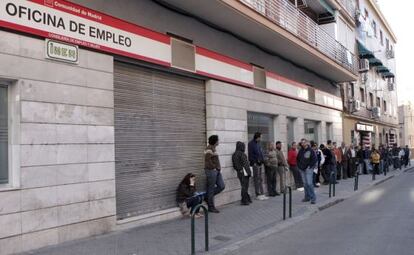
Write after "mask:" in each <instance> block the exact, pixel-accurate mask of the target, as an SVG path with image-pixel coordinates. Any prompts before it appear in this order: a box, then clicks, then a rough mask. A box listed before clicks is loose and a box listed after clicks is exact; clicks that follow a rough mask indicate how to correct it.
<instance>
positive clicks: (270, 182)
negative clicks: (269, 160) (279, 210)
mask: <svg viewBox="0 0 414 255" xmlns="http://www.w3.org/2000/svg"><path fill="white" fill-rule="evenodd" d="M265 172H266V181H267V192H268V193H269V196H275V195H276V194H277V192H276V172H277V166H268V167H266V169H265Z"/></svg>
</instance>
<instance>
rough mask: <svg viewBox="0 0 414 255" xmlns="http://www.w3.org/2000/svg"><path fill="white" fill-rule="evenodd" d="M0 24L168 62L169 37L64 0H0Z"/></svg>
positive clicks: (97, 48)
mask: <svg viewBox="0 0 414 255" xmlns="http://www.w3.org/2000/svg"><path fill="white" fill-rule="evenodd" d="M0 27H5V28H8V29H13V30H19V31H22V32H25V33H31V34H35V35H38V36H41V37H45V38H49V39H53V40H57V41H61V42H66V43H69V44H76V45H79V46H82V47H88V48H93V49H95V50H101V51H105V52H111V53H114V54H118V55H123V56H127V57H132V58H137V59H143V60H146V61H152V62H154V63H158V64H162V65H166V66H169V65H170V62H171V53H170V38H169V37H168V36H167V35H164V34H160V33H156V32H153V31H151V30H148V29H145V28H142V27H140V26H136V25H134V24H131V23H128V22H125V21H122V20H119V19H117V18H114V17H111V16H108V15H105V14H102V13H99V12H96V11H94V10H91V9H88V8H85V7H82V6H79V5H76V4H74V3H71V2H67V1H64V0H54V1H44V0H0Z"/></svg>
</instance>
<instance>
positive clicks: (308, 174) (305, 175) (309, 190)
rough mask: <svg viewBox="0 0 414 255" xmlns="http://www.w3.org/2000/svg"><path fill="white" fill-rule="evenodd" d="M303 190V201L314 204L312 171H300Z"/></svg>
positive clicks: (308, 169) (309, 169)
mask: <svg viewBox="0 0 414 255" xmlns="http://www.w3.org/2000/svg"><path fill="white" fill-rule="evenodd" d="M300 173H301V175H302V179H303V184H304V185H303V186H304V188H305V200H310V201H311V202H316V195H315V189H314V187H313V169H311V168H307V169H306V170H305V171H303V170H300Z"/></svg>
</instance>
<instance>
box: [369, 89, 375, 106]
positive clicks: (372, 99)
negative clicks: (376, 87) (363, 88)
mask: <svg viewBox="0 0 414 255" xmlns="http://www.w3.org/2000/svg"><path fill="white" fill-rule="evenodd" d="M369 106H370V107H373V106H374V95H373V94H372V92H369Z"/></svg>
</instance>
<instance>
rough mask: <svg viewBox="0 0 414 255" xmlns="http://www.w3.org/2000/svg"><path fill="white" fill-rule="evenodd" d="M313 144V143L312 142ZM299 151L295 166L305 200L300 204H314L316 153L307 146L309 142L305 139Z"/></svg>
mask: <svg viewBox="0 0 414 255" xmlns="http://www.w3.org/2000/svg"><path fill="white" fill-rule="evenodd" d="M312 143H313V144H314V142H313V141H312ZM300 145H301V149H300V150H299V153H298V157H297V166H298V168H299V170H300V173H301V175H302V180H303V184H304V188H305V198H304V199H303V200H302V202H309V201H310V202H311V204H315V203H316V195H315V190H314V187H313V170H314V169H315V168H316V166H317V164H318V158H317V156H316V153H315V151H314V150H312V148H311V147H310V146H309V142H308V141H307V140H306V139H302V140H301V144H300Z"/></svg>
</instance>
